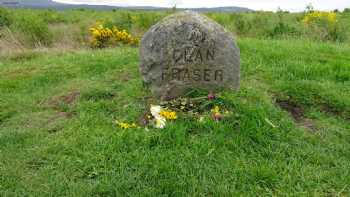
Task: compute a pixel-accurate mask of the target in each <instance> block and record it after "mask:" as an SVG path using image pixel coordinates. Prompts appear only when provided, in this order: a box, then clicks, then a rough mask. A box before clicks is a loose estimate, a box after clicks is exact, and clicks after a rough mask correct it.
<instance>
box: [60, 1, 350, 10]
mask: <svg viewBox="0 0 350 197" xmlns="http://www.w3.org/2000/svg"><path fill="white" fill-rule="evenodd" d="M54 1H56V2H61V3H72V4H93V5H116V6H159V7H172V6H173V5H174V4H175V3H176V4H177V6H178V7H182V8H195V7H220V6H240V7H247V8H251V9H255V10H272V11H274V10H276V9H277V8H278V7H280V8H282V9H283V10H289V11H301V10H303V9H304V8H305V7H306V5H307V4H310V3H311V4H312V5H313V6H314V7H315V9H317V10H334V9H340V10H342V9H344V8H346V7H350V0H54Z"/></svg>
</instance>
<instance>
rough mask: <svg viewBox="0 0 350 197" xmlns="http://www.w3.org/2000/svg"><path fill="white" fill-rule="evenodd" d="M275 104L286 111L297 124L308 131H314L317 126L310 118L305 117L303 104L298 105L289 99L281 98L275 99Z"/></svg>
mask: <svg viewBox="0 0 350 197" xmlns="http://www.w3.org/2000/svg"><path fill="white" fill-rule="evenodd" d="M276 104H277V105H278V106H279V107H280V108H281V109H283V110H285V111H287V112H288V113H289V114H290V115H291V116H292V117H293V119H294V121H295V122H296V123H297V125H298V126H300V127H303V128H306V129H308V130H310V131H316V130H317V127H316V125H315V123H314V121H313V120H312V119H308V118H306V117H305V110H304V108H303V106H301V105H299V104H298V103H296V102H295V101H293V100H291V99H287V100H281V99H277V100H276Z"/></svg>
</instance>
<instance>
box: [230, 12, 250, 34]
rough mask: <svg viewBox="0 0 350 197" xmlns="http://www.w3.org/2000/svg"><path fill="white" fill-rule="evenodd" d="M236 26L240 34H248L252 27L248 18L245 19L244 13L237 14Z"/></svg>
mask: <svg viewBox="0 0 350 197" xmlns="http://www.w3.org/2000/svg"><path fill="white" fill-rule="evenodd" d="M234 26H235V29H236V32H237V33H238V34H240V35H241V34H246V33H247V32H249V31H250V29H251V28H252V25H251V24H250V23H249V21H248V20H246V19H244V17H243V16H242V15H239V14H237V15H236V16H235V19H234Z"/></svg>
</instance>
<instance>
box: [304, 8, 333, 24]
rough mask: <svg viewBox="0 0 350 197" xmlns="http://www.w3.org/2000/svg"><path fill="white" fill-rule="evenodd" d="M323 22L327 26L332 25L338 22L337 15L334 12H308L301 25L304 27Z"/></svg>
mask: <svg viewBox="0 0 350 197" xmlns="http://www.w3.org/2000/svg"><path fill="white" fill-rule="evenodd" d="M319 22H325V23H327V24H328V25H334V24H336V23H337V22H338V20H337V14H336V13H334V12H321V11H315V12H310V13H308V14H306V15H305V16H304V19H303V23H304V24H306V25H310V24H314V23H319Z"/></svg>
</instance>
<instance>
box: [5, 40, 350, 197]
mask: <svg viewBox="0 0 350 197" xmlns="http://www.w3.org/2000/svg"><path fill="white" fill-rule="evenodd" d="M239 46H240V48H241V53H242V87H241V90H240V91H239V92H224V93H223V97H224V98H225V100H226V101H227V102H228V103H229V104H230V105H231V106H232V110H233V111H234V115H233V116H230V117H228V118H227V119H224V120H223V121H221V122H214V121H208V122H205V123H199V122H197V121H194V120H191V119H185V118H181V114H179V119H178V120H177V121H175V122H173V123H171V124H169V125H168V126H167V128H165V129H164V130H157V129H151V130H149V131H146V130H144V129H127V130H122V129H120V128H118V127H117V125H116V124H115V123H114V120H116V119H123V120H128V121H136V120H137V119H138V118H139V117H140V116H141V115H142V113H143V111H144V110H145V107H146V106H145V98H146V97H149V96H151V94H150V92H149V91H148V90H147V89H146V88H144V87H143V86H142V81H141V78H140V74H139V72H138V53H137V49H136V48H128V47H120V48H115V49H103V50H94V51H90V50H82V51H74V52H67V53H59V52H56V53H54V52H50V53H48V52H47V53H45V52H40V53H28V54H23V55H22V56H16V57H15V56H14V57H9V58H7V59H1V60H0V73H1V77H0V92H1V94H0V109H1V110H0V195H1V196H8V195H19V196H21V195H28V194H29V195H33V196H37V195H47V196H49V195H55V196H134V195H142V196H144V195H145V196H146V195H148V196H159V195H172V196H184V195H191V196H192V195H194V196H200V195H209V196H210V195H214V196H217V195H218V196H227V195H235V194H237V195H238V194H240V195H256V194H269V195H282V194H297V195H308V194H309V195H310V194H311V195H317V196H318V195H347V194H349V192H350V187H349V185H350V174H349V173H350V172H349V169H350V140H349V139H350V124H349V121H350V66H349V65H350V58H349V56H348V54H350V46H349V45H345V44H344V45H340V44H329V43H324V44H322V43H320V44H317V43H312V42H304V41H296V40H285V41H271V40H268V41H264V40H255V39H240V40H239Z"/></svg>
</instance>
